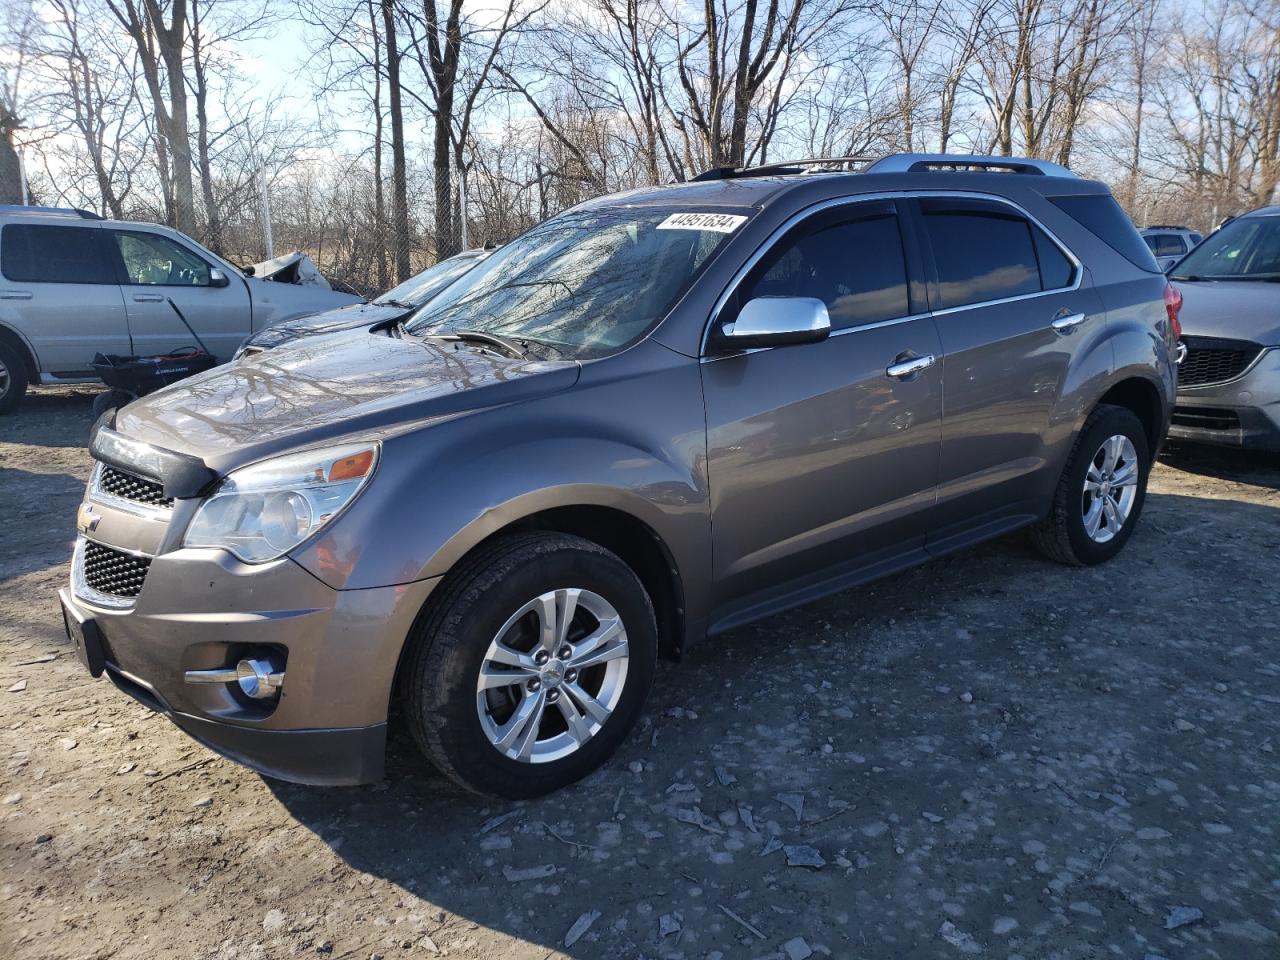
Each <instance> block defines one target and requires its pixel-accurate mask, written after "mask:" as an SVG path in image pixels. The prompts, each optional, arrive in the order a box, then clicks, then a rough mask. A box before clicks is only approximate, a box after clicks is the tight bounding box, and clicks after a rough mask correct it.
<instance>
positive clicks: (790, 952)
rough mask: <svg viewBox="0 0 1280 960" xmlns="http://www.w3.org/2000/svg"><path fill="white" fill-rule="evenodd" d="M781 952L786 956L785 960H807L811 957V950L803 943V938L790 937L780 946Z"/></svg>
mask: <svg viewBox="0 0 1280 960" xmlns="http://www.w3.org/2000/svg"><path fill="white" fill-rule="evenodd" d="M782 952H783V953H785V954H786V955H787V960H809V958H810V957H812V956H813V950H812V949H811V948H810V946H809V944H807V943H805V939H804V937H792V938H791V939H790V940H788V941H787V942H786V943H784V944H783V945H782Z"/></svg>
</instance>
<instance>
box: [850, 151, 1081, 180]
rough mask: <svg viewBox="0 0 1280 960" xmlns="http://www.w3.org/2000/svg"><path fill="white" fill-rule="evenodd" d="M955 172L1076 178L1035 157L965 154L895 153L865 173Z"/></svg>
mask: <svg viewBox="0 0 1280 960" xmlns="http://www.w3.org/2000/svg"><path fill="white" fill-rule="evenodd" d="M940 167H942V168H950V169H953V170H968V169H977V170H983V171H985V170H1008V171H1009V172H1010V173H1029V174H1034V175H1036V176H1045V177H1072V178H1074V177H1075V174H1074V173H1072V172H1071V171H1070V170H1068V169H1067V168H1066V167H1064V166H1062V165H1061V164H1057V163H1053V162H1051V161H1049V160H1036V159H1034V158H1031V157H994V156H978V155H972V156H970V155H968V154H963V153H895V154H892V155H890V156H887V157H883V158H881V159H880V160H877V161H876V162H875V163H873V164H871V165H870V166H869V167H867V168H866V170H864V171H863V173H923V172H926V171H929V170H936V169H938V168H940Z"/></svg>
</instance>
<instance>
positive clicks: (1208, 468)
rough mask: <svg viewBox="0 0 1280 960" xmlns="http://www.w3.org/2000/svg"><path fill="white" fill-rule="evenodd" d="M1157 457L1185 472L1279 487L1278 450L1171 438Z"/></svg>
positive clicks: (1279, 488)
mask: <svg viewBox="0 0 1280 960" xmlns="http://www.w3.org/2000/svg"><path fill="white" fill-rule="evenodd" d="M1160 461H1161V462H1162V463H1165V464H1167V465H1168V466H1171V467H1175V468H1176V469H1178V470H1185V471H1186V472H1187V473H1195V474H1199V475H1201V476H1206V477H1221V478H1222V479H1224V480H1235V481H1236V482H1238V483H1252V484H1255V485H1257V486H1260V487H1270V488H1272V489H1273V490H1280V453H1273V452H1270V451H1265V450H1237V449H1233V448H1231V447H1213V446H1208V445H1204V444H1191V443H1176V442H1174V441H1170V442H1169V443H1168V445H1167V446H1166V447H1165V448H1164V449H1163V450H1162V451H1161V452H1160Z"/></svg>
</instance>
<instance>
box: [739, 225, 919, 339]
mask: <svg viewBox="0 0 1280 960" xmlns="http://www.w3.org/2000/svg"><path fill="white" fill-rule="evenodd" d="M844 216H845V217H847V216H848V214H847V213H846V214H844ZM801 230H802V231H803V232H801V233H800V234H799V235H798V236H795V237H793V238H790V239H784V240H782V241H781V242H780V243H779V244H778V247H777V248H776V249H775V250H773V251H772V252H771V253H770V254H769V256H767V257H766V258H765V259H764V261H763V262H762V263H761V265H760V267H758V268H757V270H756V273H755V276H754V277H753V278H751V279H749V280H748V281H747V283H746V284H745V285H744V288H743V289H742V291H741V292H740V293H739V297H738V302H739V304H743V303H746V302H747V301H748V300H751V299H754V298H756V297H816V298H817V299H819V300H821V301H822V302H823V303H825V304H826V305H827V311H828V313H830V315H831V328H832V329H833V330H841V329H844V328H846V327H855V326H861V325H863V324H868V323H877V322H879V321H881V320H892V319H895V318H897V317H905V316H907V315H909V314H910V312H911V310H910V307H909V305H908V298H907V264H906V260H905V258H904V256H903V252H902V233H901V230H900V228H899V226H898V217H897V214H896V213H893V212H892V211H891V210H886V211H885V212H883V213H877V214H872V215H870V216H865V217H859V218H858V219H854V220H849V219H842V220H835V219H829V218H827V217H823V218H822V219H820V220H819V222H818V223H816V224H807V225H805V226H803V227H802V228H801Z"/></svg>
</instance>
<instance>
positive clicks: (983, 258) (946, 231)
mask: <svg viewBox="0 0 1280 960" xmlns="http://www.w3.org/2000/svg"><path fill="white" fill-rule="evenodd" d="M920 207H921V209H922V211H923V212H924V227H925V233H926V235H927V236H928V238H929V243H930V245H931V246H932V248H933V260H934V263H935V264H936V265H937V268H938V292H939V296H940V300H941V304H940V305H941V306H942V307H944V308H945V307H960V306H964V305H965V304H969V303H982V302H984V301H987V300H1001V299H1003V298H1005V297H1017V296H1023V295H1025V294H1028V293H1039V292H1040V265H1039V261H1038V260H1037V259H1036V250H1035V242H1034V241H1033V239H1032V236H1031V224H1029V223H1028V222H1027V221H1026V220H1024V219H1023V218H1021V217H1018V216H1014V215H1006V214H1003V213H998V212H996V211H995V210H992V211H990V212H988V211H986V210H977V209H973V208H971V207H968V206H964V207H961V206H956V205H955V204H952V203H949V202H948V201H945V200H922V201H920Z"/></svg>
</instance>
